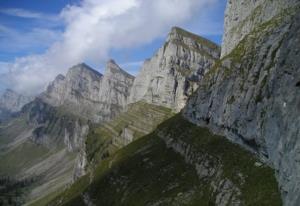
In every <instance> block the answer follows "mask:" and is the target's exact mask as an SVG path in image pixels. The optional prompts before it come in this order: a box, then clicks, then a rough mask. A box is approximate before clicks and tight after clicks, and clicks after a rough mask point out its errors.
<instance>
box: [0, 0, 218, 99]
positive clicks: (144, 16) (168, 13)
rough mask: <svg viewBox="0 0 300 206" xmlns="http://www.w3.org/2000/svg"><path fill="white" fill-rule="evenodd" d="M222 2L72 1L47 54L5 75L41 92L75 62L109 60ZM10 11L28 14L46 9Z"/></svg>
mask: <svg viewBox="0 0 300 206" xmlns="http://www.w3.org/2000/svg"><path fill="white" fill-rule="evenodd" d="M216 3H218V0H184V1H182V0H83V1H81V2H80V3H79V4H77V5H68V6H66V7H65V8H64V9H63V10H62V11H61V13H60V15H59V19H62V20H63V22H64V25H65V30H64V32H63V33H62V34H61V35H60V38H59V39H58V40H56V41H55V42H54V43H53V44H52V45H51V46H50V47H49V49H48V50H47V51H46V52H45V53H44V54H41V55H30V56H26V57H22V58H17V59H16V60H15V62H13V63H12V64H9V69H6V70H8V72H6V73H5V77H3V76H2V78H0V79H1V81H2V82H4V84H6V85H9V86H10V87H11V88H13V89H15V90H16V91H19V92H23V93H27V94H36V93H38V92H41V91H42V90H43V89H44V88H45V86H46V85H47V84H48V82H49V81H51V80H53V78H54V77H55V76H56V75H57V74H59V73H65V72H66V70H67V69H68V68H69V67H71V66H72V65H74V64H77V63H79V62H83V61H87V62H92V63H93V64H100V63H103V61H105V60H106V59H107V58H108V55H109V52H110V51H111V50H112V49H124V48H132V47H137V46H140V45H143V44H146V43H149V42H151V41H153V40H154V39H155V38H157V37H161V36H162V35H165V34H166V33H167V32H168V30H169V29H170V28H171V27H172V26H173V25H181V24H183V23H184V22H186V21H188V20H189V19H191V18H192V17H193V15H195V14H196V13H199V12H201V11H204V10H205V9H206V8H207V7H209V6H211V5H213V4H216ZM10 13H11V15H13V14H15V15H19V16H24V17H26V18H35V17H36V16H39V15H41V14H39V13H32V14H30V13H26V12H24V11H23V13H22V12H20V11H14V10H11V11H10ZM2 66H5V65H2Z"/></svg>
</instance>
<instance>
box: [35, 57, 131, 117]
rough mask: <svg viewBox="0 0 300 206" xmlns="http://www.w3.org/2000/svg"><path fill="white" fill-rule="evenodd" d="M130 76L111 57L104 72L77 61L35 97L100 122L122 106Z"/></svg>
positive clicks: (129, 84)
mask: <svg viewBox="0 0 300 206" xmlns="http://www.w3.org/2000/svg"><path fill="white" fill-rule="evenodd" d="M133 80H134V77H133V76H131V75H129V74H128V73H126V72H125V71H123V70H122V69H121V68H120V67H119V66H118V65H117V64H116V63H115V62H113V61H109V62H108V63H107V66H106V71H105V75H104V76H103V75H102V74H100V73H98V72H97V71H95V70H93V69H91V68H90V67H89V66H87V65H86V64H79V65H76V66H74V67H72V68H71V69H70V70H69V71H68V73H67V75H66V77H64V76H63V75H58V76H57V77H56V79H55V80H54V81H53V82H52V83H51V84H50V85H49V86H48V88H47V91H46V92H44V93H43V94H41V95H40V97H39V98H41V99H42V100H43V101H44V102H46V103H48V104H50V105H52V106H55V107H58V106H60V107H63V109H65V110H68V111H70V112H72V113H75V114H76V115H80V116H83V117H85V118H86V119H89V120H91V121H93V122H100V121H105V120H109V119H111V118H112V117H114V116H115V115H116V114H117V113H119V112H120V111H121V110H122V109H123V108H124V107H125V105H126V100H127V97H128V96H129V92H128V91H129V90H130V88H131V86H132V83H133Z"/></svg>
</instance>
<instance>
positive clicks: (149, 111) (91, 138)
mask: <svg viewBox="0 0 300 206" xmlns="http://www.w3.org/2000/svg"><path fill="white" fill-rule="evenodd" d="M172 115H174V114H173V113H172V111H171V109H168V108H165V107H162V106H155V105H151V104H148V103H145V102H137V103H134V104H131V105H129V108H128V110H127V111H126V112H124V113H122V114H120V115H119V116H118V117H116V118H115V119H114V120H112V121H110V122H107V123H105V124H104V125H101V126H99V125H95V126H93V127H92V128H91V130H90V132H89V134H88V136H87V140H86V152H87V159H88V161H89V162H90V163H92V164H97V163H99V162H100V161H101V160H102V159H103V158H104V157H106V156H108V155H111V154H113V153H114V152H115V151H116V150H117V149H118V148H120V147H123V146H125V144H123V143H122V141H121V142H120V138H119V137H120V135H121V134H122V132H123V130H124V129H125V128H128V129H130V130H131V131H132V133H133V138H134V140H136V139H138V138H140V137H142V136H145V135H146V134H149V133H150V132H151V131H153V130H154V129H155V128H156V126H157V125H158V124H160V123H161V122H163V121H164V120H166V119H167V118H169V117H171V116H172ZM116 140H118V141H116Z"/></svg>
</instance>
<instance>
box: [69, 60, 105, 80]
mask: <svg viewBox="0 0 300 206" xmlns="http://www.w3.org/2000/svg"><path fill="white" fill-rule="evenodd" d="M82 73H89V74H91V75H96V76H98V77H102V76H103V75H102V74H101V73H100V72H98V71H96V70H95V69H93V68H92V67H90V66H88V65H87V64H86V63H79V64H77V65H75V66H73V67H71V68H70V69H69V70H68V72H67V75H66V76H69V75H74V74H75V75H81V74H82Z"/></svg>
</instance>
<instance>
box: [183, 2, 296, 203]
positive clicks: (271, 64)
mask: <svg viewBox="0 0 300 206" xmlns="http://www.w3.org/2000/svg"><path fill="white" fill-rule="evenodd" d="M255 2H256V3H255ZM254 7H255V8H256V7H257V8H261V9H262V10H260V9H255V8H254ZM287 7H289V8H288V9H286V8H287ZM269 9H271V10H272V11H270V12H271V13H268V12H267V11H269ZM226 13H227V15H226V20H225V22H226V23H225V27H226V29H225V31H226V32H225V36H224V43H223V45H222V52H223V53H222V55H223V58H222V60H221V62H220V63H219V64H218V65H216V66H215V67H213V68H212V69H210V71H209V72H208V73H207V74H206V75H205V77H204V79H203V81H202V82H201V85H200V86H199V89H198V90H197V92H195V94H194V95H193V96H192V97H191V98H190V100H189V101H188V103H187V106H186V108H185V109H184V115H185V117H186V118H188V119H189V120H190V121H192V122H194V123H196V124H198V125H202V126H207V127H209V128H210V129H211V130H212V131H214V132H215V133H220V134H222V135H225V136H227V137H228V138H229V139H231V140H232V141H234V142H237V143H239V144H241V145H243V146H245V147H246V148H248V149H250V150H252V151H253V152H256V153H257V154H259V155H260V156H261V158H262V160H264V161H266V162H267V163H268V164H271V165H272V166H273V167H274V168H275V170H276V175H277V178H278V182H279V187H280V189H281V192H282V198H283V201H284V205H291V206H294V205H295V206H296V205H300V196H299V194H300V175H299V174H300V173H299V171H300V161H299V160H300V152H299V151H300V138H299V137H300V107H299V102H300V89H299V85H300V53H299V45H300V44H299V42H300V15H299V14H300V7H299V1H292V0H283V1H228V7H227V12H226ZM250 17H251V18H250ZM268 20H269V21H268ZM241 24H242V25H245V26H242V25H241ZM235 27H236V28H239V29H237V30H234V29H232V28H235ZM241 29H242V30H243V31H245V32H241ZM229 31H230V32H229ZM241 39H242V40H241ZM225 55H226V56H225Z"/></svg>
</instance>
